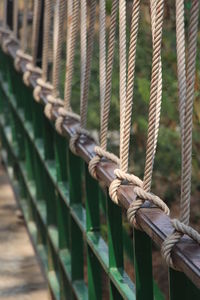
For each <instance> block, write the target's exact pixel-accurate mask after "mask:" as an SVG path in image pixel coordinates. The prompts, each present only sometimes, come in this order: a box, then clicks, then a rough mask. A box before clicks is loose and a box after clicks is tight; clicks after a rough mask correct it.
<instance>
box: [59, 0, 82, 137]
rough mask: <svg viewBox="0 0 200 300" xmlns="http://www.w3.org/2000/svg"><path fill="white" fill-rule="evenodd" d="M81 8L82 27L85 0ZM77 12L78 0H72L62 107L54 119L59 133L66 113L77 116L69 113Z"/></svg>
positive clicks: (78, 8)
mask: <svg viewBox="0 0 200 300" xmlns="http://www.w3.org/2000/svg"><path fill="white" fill-rule="evenodd" d="M81 8H82V9H83V11H82V15H81V28H82V22H83V15H84V14H86V1H85V0H84V1H81ZM79 12H80V4H79V0H74V1H73V11H72V12H71V13H70V15H69V16H68V20H69V23H68V39H67V47H66V49H67V52H66V73H65V92H64V102H63V108H62V109H59V110H58V113H59V117H58V118H57V120H56V130H57V131H58V132H59V133H60V134H62V124H63V121H64V119H65V117H66V116H67V115H69V114H70V115H71V116H74V117H76V118H78V116H77V115H76V114H75V113H72V114H71V105H70V98H71V89H72V78H73V70H74V55H75V46H76V38H77V31H78V19H79ZM71 14H72V15H71ZM85 18H86V17H85ZM85 22H86V20H85ZM81 66H82V64H81ZM82 67H83V66H82ZM81 74H82V73H81Z"/></svg>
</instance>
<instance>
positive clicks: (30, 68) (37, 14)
mask: <svg viewBox="0 0 200 300" xmlns="http://www.w3.org/2000/svg"><path fill="white" fill-rule="evenodd" d="M41 6H42V3H41V0H35V1H34V10H33V32H32V42H31V49H32V60H31V62H29V63H27V64H26V72H25V73H24V75H23V80H24V83H25V84H26V85H27V86H29V84H30V81H29V80H30V76H31V74H32V73H33V72H34V73H36V74H38V75H41V74H42V71H41V69H40V68H38V67H37V65H36V60H37V49H38V38H39V27H40V18H41Z"/></svg>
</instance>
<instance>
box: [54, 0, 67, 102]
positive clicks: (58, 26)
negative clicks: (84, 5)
mask: <svg viewBox="0 0 200 300" xmlns="http://www.w3.org/2000/svg"><path fill="white" fill-rule="evenodd" d="M64 18H65V1H64V0H58V1H57V3H56V5H55V14H54V34H53V72H52V83H53V97H55V98H57V97H58V96H59V84H60V63H61V50H62V42H63V23H64Z"/></svg>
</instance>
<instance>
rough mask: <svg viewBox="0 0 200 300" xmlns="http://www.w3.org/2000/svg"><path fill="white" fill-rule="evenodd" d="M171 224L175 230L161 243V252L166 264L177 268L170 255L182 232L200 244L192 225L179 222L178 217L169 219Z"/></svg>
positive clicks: (199, 237) (199, 235)
mask: <svg viewBox="0 0 200 300" xmlns="http://www.w3.org/2000/svg"><path fill="white" fill-rule="evenodd" d="M171 224H172V226H173V227H174V229H175V232H174V233H172V234H171V235H169V236H168V237H167V238H166V239H165V240H164V242H163V243H162V247H161V254H162V256H163V258H164V259H165V261H166V263H167V265H168V266H170V267H171V268H173V269H175V270H177V268H176V266H175V265H174V263H173V260H172V257H171V252H172V249H173V247H174V246H175V245H176V244H177V243H178V242H179V241H180V239H181V237H182V236H183V235H184V234H186V235H188V236H189V237H190V238H191V239H192V240H194V241H196V242H197V243H198V244H199V245H200V234H199V233H198V232H197V231H196V230H194V229H193V228H192V227H190V226H188V225H185V224H184V223H182V222H180V221H179V220H178V219H173V220H171Z"/></svg>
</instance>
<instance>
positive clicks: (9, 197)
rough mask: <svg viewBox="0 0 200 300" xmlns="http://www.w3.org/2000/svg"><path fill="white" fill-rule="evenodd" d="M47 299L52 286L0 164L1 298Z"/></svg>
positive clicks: (17, 299)
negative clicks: (37, 257)
mask: <svg viewBox="0 0 200 300" xmlns="http://www.w3.org/2000/svg"><path fill="white" fill-rule="evenodd" d="M14 299H15V300H47V299H48V290H47V284H46V282H45V279H44V277H43V275H42V273H41V270H40V267H39V264H38V262H37V259H36V257H35V254H34V251H33V248H32V245H31V243H30V240H29V237H28V233H27V231H26V228H25V224H24V221H23V219H22V218H21V217H20V212H19V210H18V209H17V204H16V202H15V199H14V195H13V192H12V189H11V186H10V184H9V180H8V177H7V175H6V173H5V171H4V169H3V167H2V166H1V165H0V300H14Z"/></svg>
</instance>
